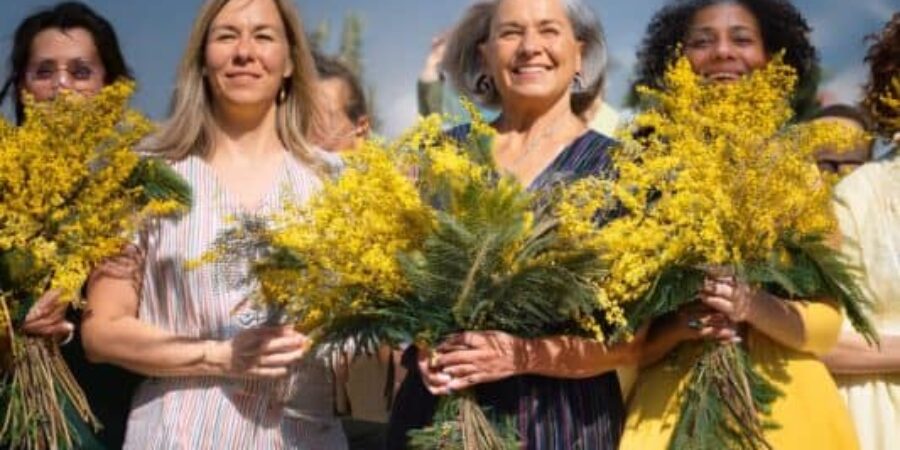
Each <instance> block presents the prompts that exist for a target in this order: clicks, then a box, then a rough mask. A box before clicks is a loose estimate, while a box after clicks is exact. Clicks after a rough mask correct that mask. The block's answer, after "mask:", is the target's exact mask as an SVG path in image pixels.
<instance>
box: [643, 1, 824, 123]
mask: <svg viewBox="0 0 900 450" xmlns="http://www.w3.org/2000/svg"><path fill="white" fill-rule="evenodd" d="M722 3H734V4H737V5H741V6H742V7H743V8H744V9H746V10H747V11H748V12H749V13H750V14H751V15H752V16H753V17H754V18H755V19H756V22H757V24H758V28H759V32H760V37H761V39H762V42H761V44H762V49H763V50H764V51H765V53H766V54H768V55H775V54H777V53H778V52H784V62H785V63H787V64H788V65H789V66H791V67H793V68H794V70H796V71H797V77H798V83H797V89H796V91H795V92H794V98H793V99H792V106H793V108H794V111H795V112H796V113H797V114H798V115H799V116H802V117H805V116H808V115H811V114H813V113H814V112H815V110H816V99H815V95H816V89H817V87H818V83H819V75H820V74H819V71H820V69H819V58H818V54H817V52H816V49H815V47H813V45H812V43H811V42H810V40H809V34H810V32H811V31H812V30H811V28H810V27H809V24H807V22H806V19H805V18H804V17H803V15H802V14H800V11H798V10H797V9H796V8H795V7H794V5H792V4H791V3H790V2H789V1H787V0H678V1H672V2H669V3H667V4H666V5H665V6H663V7H662V8H661V9H660V10H659V11H658V12H657V13H656V14H655V15H654V16H653V18H652V19H651V21H650V24H649V25H648V26H647V31H646V33H645V34H644V39H643V41H642V43H641V45H640V47H639V48H638V51H637V70H636V78H635V81H634V84H633V87H637V86H649V87H652V88H655V89H659V88H661V87H662V81H663V75H664V74H665V72H666V69H668V67H669V64H670V63H671V62H672V60H673V59H674V58H675V57H676V56H677V55H678V52H679V50H681V51H683V52H685V53H687V52H690V51H691V49H695V48H702V47H704V46H706V45H707V43H708V39H707V38H705V37H703V36H701V35H697V34H696V33H695V34H694V35H691V34H690V33H689V31H690V29H691V20H692V18H693V17H694V15H695V14H696V13H697V12H698V11H700V10H702V9H704V8H706V7H708V6H714V5H717V4H722ZM735 38H736V39H735V40H736V43H737V44H739V46H740V45H741V44H746V42H742V41H745V40H746V39H742V38H741V36H735ZM696 69H697V68H696V67H695V70H696ZM633 94H634V93H633ZM633 97H635V96H634V95H633ZM635 98H636V97H635Z"/></svg>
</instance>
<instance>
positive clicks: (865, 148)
mask: <svg viewBox="0 0 900 450" xmlns="http://www.w3.org/2000/svg"><path fill="white" fill-rule="evenodd" d="M812 120H816V121H826V122H829V123H834V124H837V125H841V126H844V127H848V128H849V129H851V130H855V131H857V132H860V133H865V132H867V131H868V130H869V128H870V127H869V124H868V122H869V120H868V119H867V118H866V116H865V114H863V113H862V111H860V110H859V109H857V108H855V107H853V106H850V105H844V104H833V105H828V106H826V107H824V108H822V109H821V110H820V111H819V112H817V113H816V115H815V116H813V118H812ZM871 144H872V143H871V141H869V140H868V139H861V140H860V141H859V142H858V143H857V144H856V146H855V147H854V148H849V149H833V148H823V149H821V150H819V151H818V153H816V165H817V166H818V167H819V170H822V171H824V172H828V173H833V174H836V175H840V176H847V175H849V174H850V173H851V172H853V171H854V170H856V169H857V168H859V166H862V165H863V164H865V163H867V162H869V161H871V160H872V145H871Z"/></svg>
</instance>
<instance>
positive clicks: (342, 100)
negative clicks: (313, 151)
mask: <svg viewBox="0 0 900 450" xmlns="http://www.w3.org/2000/svg"><path fill="white" fill-rule="evenodd" d="M318 83H319V84H318V92H319V95H320V96H321V99H322V110H323V113H324V119H325V124H324V125H325V126H324V129H325V131H324V133H325V134H324V136H323V137H322V142H320V143H319V145H320V146H321V147H322V148H325V149H327V150H333V151H344V150H351V149H353V148H355V147H356V146H357V145H359V141H360V140H361V139H362V138H364V137H365V134H366V133H367V132H368V118H366V117H362V118H360V119H359V120H358V121H356V122H354V121H353V119H351V118H350V116H348V115H347V106H348V104H349V103H350V88H349V87H348V86H347V82H346V81H344V80H343V79H341V78H338V77H333V78H325V79H322V80H319V82H318Z"/></svg>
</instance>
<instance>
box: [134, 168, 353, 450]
mask: <svg viewBox="0 0 900 450" xmlns="http://www.w3.org/2000/svg"><path fill="white" fill-rule="evenodd" d="M173 168H174V169H175V170H176V171H177V172H178V173H179V174H180V175H181V176H182V177H184V178H185V180H187V182H188V183H189V184H190V186H191V187H192V189H193V195H194V207H193V208H192V210H191V212H190V213H189V214H187V215H185V216H184V217H181V218H179V219H166V220H160V221H157V222H156V223H155V224H154V225H153V226H151V227H149V228H148V229H147V230H146V231H145V232H144V233H142V235H141V245H142V247H143V249H144V251H145V252H146V269H145V274H144V275H145V276H144V284H143V290H142V292H141V300H140V307H139V316H140V318H141V320H142V321H144V322H146V323H149V324H151V325H154V326H157V327H159V328H161V329H163V330H165V331H167V332H169V333H172V334H173V335H175V336H180V337H190V338H201V339H217V340H225V339H229V338H231V337H233V336H235V335H236V334H237V333H239V332H240V331H241V330H244V329H247V328H250V327H256V326H260V325H264V324H265V323H267V322H269V323H271V319H272V318H270V317H269V314H267V313H266V312H265V311H262V310H260V309H259V308H254V307H253V305H244V303H246V302H244V299H246V298H247V297H248V295H249V294H250V292H251V289H252V286H248V285H247V283H241V282H240V281H241V280H243V279H245V277H246V275H247V273H248V272H247V268H248V264H247V263H248V261H222V262H215V263H212V264H206V265H203V266H201V267H199V268H195V269H190V270H188V269H186V267H185V263H186V262H187V261H193V260H197V259H198V258H200V256H201V255H203V254H204V253H205V252H206V251H208V250H210V249H211V246H212V244H213V242H214V241H215V239H216V238H217V237H218V236H219V235H220V233H222V232H223V231H224V230H226V229H228V228H230V227H232V226H233V221H232V219H233V218H234V217H236V216H238V215H240V213H241V208H240V205H239V204H238V202H237V200H236V198H235V197H234V196H232V195H231V194H230V193H229V192H227V190H226V189H225V188H224V186H223V185H222V184H221V183H220V182H219V181H218V179H217V178H216V176H215V173H214V171H213V169H212V168H211V167H210V166H208V165H207V164H206V163H205V162H204V161H203V160H202V159H200V158H199V157H196V156H190V157H188V158H186V159H185V160H183V161H180V162H177V163H175V164H174V165H173ZM319 186H320V182H319V179H318V178H317V177H316V175H315V174H314V173H313V172H312V171H311V170H310V169H308V168H307V167H305V166H304V165H302V164H300V163H299V162H298V161H296V160H295V159H294V158H293V157H290V156H286V157H285V164H284V166H283V168H282V170H281V172H280V175H279V177H278V179H277V180H273V184H272V189H271V190H270V191H269V192H268V193H267V195H266V196H265V198H264V199H263V201H262V203H261V205H260V207H259V210H258V211H256V213H258V214H262V215H269V214H272V213H275V212H277V211H279V210H281V209H282V208H283V205H284V204H285V202H289V201H290V202H302V201H305V200H306V199H307V198H308V197H309V196H310V194H312V193H313V192H315V191H316V190H317V189H318V188H319ZM331 396H332V385H331V380H330V376H329V373H328V371H327V370H326V369H325V366H324V364H323V363H322V361H320V360H317V359H315V358H307V360H304V361H303V362H302V363H300V364H299V366H298V367H297V368H296V369H295V370H294V371H293V373H292V375H291V376H290V377H288V378H287V379H286V380H284V381H269V380H249V379H225V378H214V377H175V378H149V379H147V380H146V381H144V383H143V384H141V386H140V387H139V388H138V391H137V392H136V394H135V398H134V400H133V403H132V410H131V414H130V417H129V422H128V430H127V436H126V442H125V448H126V449H166V450H169V449H231V448H253V449H325V448H327V449H343V448H346V443H345V441H344V436H343V432H342V430H341V427H340V423H339V421H337V420H336V419H335V418H334V417H333V415H332V411H333V406H332V397H331ZM286 405H287V407H286Z"/></svg>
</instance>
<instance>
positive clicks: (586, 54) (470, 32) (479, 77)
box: [442, 0, 607, 114]
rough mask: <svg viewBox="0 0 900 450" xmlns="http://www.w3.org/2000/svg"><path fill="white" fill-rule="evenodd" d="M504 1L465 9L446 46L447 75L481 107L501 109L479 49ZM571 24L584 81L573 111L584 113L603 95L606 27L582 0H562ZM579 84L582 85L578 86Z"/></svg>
mask: <svg viewBox="0 0 900 450" xmlns="http://www.w3.org/2000/svg"><path fill="white" fill-rule="evenodd" d="M500 1H501V0H483V1H480V2H478V3H476V4H474V5H472V6H470V7H469V9H468V10H466V13H465V15H463V18H462V19H461V20H460V21H459V23H458V24H457V25H456V27H455V28H454V30H453V33H452V34H451V35H450V38H449V40H448V43H447V52H446V53H445V55H444V60H443V62H442V65H443V68H444V71H445V73H447V75H448V76H449V77H450V80H451V81H452V82H453V85H454V86H455V87H456V89H457V90H458V91H459V92H460V93H462V94H463V95H465V96H467V97H469V98H471V99H473V100H474V101H475V102H477V103H479V104H481V105H482V106H486V107H490V108H497V107H499V106H500V93H499V92H498V91H497V88H496V87H495V86H494V85H493V84H492V83H486V82H485V81H486V78H485V77H486V70H485V64H484V60H483V58H482V56H481V52H480V51H479V49H478V46H479V45H481V44H483V43H485V42H487V40H488V37H489V36H490V32H491V21H492V20H493V19H494V14H495V12H496V11H497V5H498V4H499V3H500ZM560 1H562V2H563V6H564V7H565V10H566V16H567V17H568V19H569V22H570V23H571V24H572V30H573V31H574V33H575V39H577V40H578V41H580V42H582V45H583V47H582V50H581V79H580V83H578V85H576V86H573V89H572V111H573V112H575V113H576V114H581V113H583V112H584V111H586V110H587V109H588V108H589V107H590V106H591V104H593V102H594V100H595V99H596V98H597V96H598V95H600V94H601V93H602V92H603V88H604V86H605V84H606V63H607V53H606V37H605V36H604V34H603V26H602V25H601V24H600V20H599V19H598V18H597V15H596V14H595V13H594V10H593V9H591V7H590V6H588V5H587V4H585V3H584V1H583V0H560ZM579 85H580V86H579Z"/></svg>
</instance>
